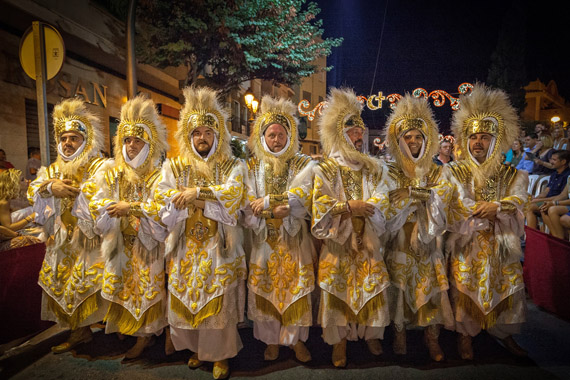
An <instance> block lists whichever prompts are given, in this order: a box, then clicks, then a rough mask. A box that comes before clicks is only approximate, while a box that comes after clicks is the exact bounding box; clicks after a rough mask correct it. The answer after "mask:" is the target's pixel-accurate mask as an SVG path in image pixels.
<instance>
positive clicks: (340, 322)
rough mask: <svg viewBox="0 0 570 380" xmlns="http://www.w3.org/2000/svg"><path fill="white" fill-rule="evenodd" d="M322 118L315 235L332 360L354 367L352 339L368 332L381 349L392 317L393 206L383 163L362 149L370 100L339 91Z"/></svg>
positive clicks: (371, 345) (373, 348)
mask: <svg viewBox="0 0 570 380" xmlns="http://www.w3.org/2000/svg"><path fill="white" fill-rule="evenodd" d="M327 102H328V105H327V108H325V109H324V111H323V113H322V116H321V119H320V121H319V133H320V135H321V143H322V144H323V150H324V153H325V154H326V158H325V159H324V160H323V161H322V162H321V163H319V165H317V166H316V167H315V170H314V171H315V180H314V187H313V206H312V210H313V212H312V233H313V235H314V236H315V237H317V238H318V239H323V247H322V251H321V254H320V258H319V268H318V284H319V286H320V288H321V304H320V308H319V323H320V324H321V326H322V327H323V339H324V340H325V342H326V343H328V344H330V345H333V353H332V362H333V364H334V365H335V366H336V367H343V366H345V365H346V341H347V339H348V340H357V339H358V338H364V339H365V340H366V343H367V345H368V349H369V350H370V352H371V353H372V354H374V355H380V354H381V353H382V345H381V343H380V339H383V337H384V328H385V326H387V325H388V324H389V323H390V315H389V311H388V300H387V297H386V290H387V288H388V286H389V285H390V281H389V278H388V272H387V270H386V265H385V263H384V258H383V245H382V244H381V242H380V236H381V235H382V234H383V233H384V227H385V216H384V215H385V212H386V210H387V209H388V208H389V202H388V197H387V195H388V194H387V189H386V186H385V183H384V180H383V178H382V175H383V173H384V169H383V165H382V164H381V162H380V161H378V160H376V159H374V158H372V157H370V156H369V155H367V154H365V153H363V152H362V150H363V134H364V132H365V127H364V122H363V121H362V118H361V117H360V113H361V110H362V105H361V103H360V101H359V100H358V98H357V97H356V95H355V94H354V92H353V91H352V90H343V89H333V90H332V91H331V93H330V95H329V97H328V100H327Z"/></svg>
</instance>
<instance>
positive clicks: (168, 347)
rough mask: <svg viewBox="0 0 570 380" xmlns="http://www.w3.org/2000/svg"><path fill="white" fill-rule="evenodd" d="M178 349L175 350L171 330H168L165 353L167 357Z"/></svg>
mask: <svg viewBox="0 0 570 380" xmlns="http://www.w3.org/2000/svg"><path fill="white" fill-rule="evenodd" d="M175 351H176V349H175V348H174V344H173V343H172V338H171V337H170V328H169V327H167V328H166V337H165V339H164V353H165V354H166V356H169V355H172V354H173V353H174V352H175Z"/></svg>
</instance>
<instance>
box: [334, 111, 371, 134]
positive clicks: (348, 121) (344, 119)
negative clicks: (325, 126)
mask: <svg viewBox="0 0 570 380" xmlns="http://www.w3.org/2000/svg"><path fill="white" fill-rule="evenodd" d="M353 127H358V128H361V129H366V126H365V125H364V120H362V117H360V115H356V114H353V113H344V114H342V115H341V116H340V117H339V118H338V122H337V130H338V132H339V133H341V134H342V133H343V131H344V129H345V128H353Z"/></svg>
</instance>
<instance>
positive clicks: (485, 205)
mask: <svg viewBox="0 0 570 380" xmlns="http://www.w3.org/2000/svg"><path fill="white" fill-rule="evenodd" d="M498 208H499V205H497V204H496V203H493V202H484V201H481V202H478V203H477V208H476V209H475V212H473V216H474V217H476V218H481V219H488V220H495V218H496V217H497V209H498Z"/></svg>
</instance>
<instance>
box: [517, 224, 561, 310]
mask: <svg viewBox="0 0 570 380" xmlns="http://www.w3.org/2000/svg"><path fill="white" fill-rule="evenodd" d="M525 231H526V247H525V253H524V266H523V268H524V282H525V284H526V287H527V290H528V293H529V295H530V297H531V298H532V301H533V302H534V303H535V304H536V305H538V306H540V307H543V308H545V309H546V310H548V311H550V312H552V313H555V314H557V315H558V316H560V317H562V318H566V319H570V299H569V297H570V242H568V241H566V240H563V239H558V238H555V237H554V236H552V235H548V234H544V233H542V232H540V231H538V230H535V229H533V228H529V227H525Z"/></svg>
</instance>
